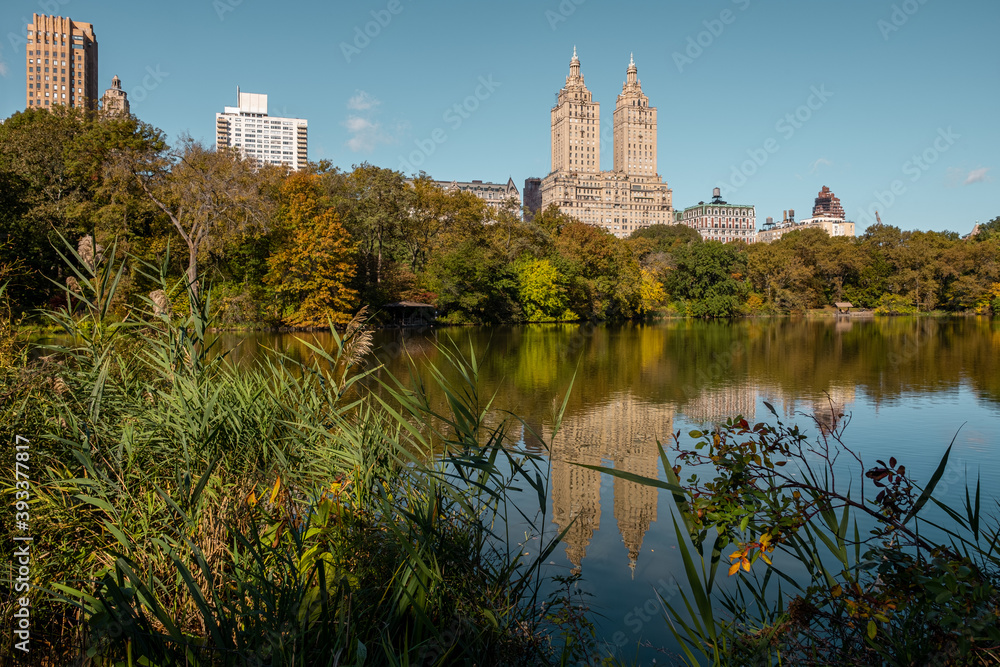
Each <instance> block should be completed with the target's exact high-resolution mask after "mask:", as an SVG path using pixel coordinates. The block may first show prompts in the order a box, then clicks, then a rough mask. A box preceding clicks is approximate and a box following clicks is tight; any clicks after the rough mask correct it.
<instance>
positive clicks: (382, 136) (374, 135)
mask: <svg viewBox="0 0 1000 667" xmlns="http://www.w3.org/2000/svg"><path fill="white" fill-rule="evenodd" d="M344 127H346V128H347V131H348V132H350V133H351V137H350V138H349V139H348V140H347V147H348V148H350V149H351V150H352V151H354V152H355V153H357V152H360V151H370V150H372V149H374V148H375V147H376V146H378V145H380V144H391V143H393V141H394V139H393V137H392V135H391V134H389V133H388V132H386V131H385V129H384V128H383V127H382V123H379V122H377V121H372V120H370V119H368V118H362V117H361V116H348V118H347V120H345V121H344Z"/></svg>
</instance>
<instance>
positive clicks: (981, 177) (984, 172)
mask: <svg viewBox="0 0 1000 667" xmlns="http://www.w3.org/2000/svg"><path fill="white" fill-rule="evenodd" d="M989 170H990V168H989V167H980V168H979V169H973V170H972V171H970V172H969V173H968V174H967V175H966V176H965V183H964V185H972V184H973V183H985V182H986V181H988V180H990V177H989V175H988V172H989Z"/></svg>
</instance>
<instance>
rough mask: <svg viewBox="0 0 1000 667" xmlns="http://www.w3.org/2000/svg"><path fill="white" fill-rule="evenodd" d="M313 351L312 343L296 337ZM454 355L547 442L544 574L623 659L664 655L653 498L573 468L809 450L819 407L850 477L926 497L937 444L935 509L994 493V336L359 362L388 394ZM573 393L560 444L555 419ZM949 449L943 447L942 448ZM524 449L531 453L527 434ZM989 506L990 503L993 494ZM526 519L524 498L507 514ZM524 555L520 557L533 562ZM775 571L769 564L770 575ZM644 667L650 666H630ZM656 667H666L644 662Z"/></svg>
mask: <svg viewBox="0 0 1000 667" xmlns="http://www.w3.org/2000/svg"><path fill="white" fill-rule="evenodd" d="M304 337H305V338H307V339H310V340H317V341H318V342H319V343H320V344H322V345H326V346H329V347H332V346H333V341H332V339H331V338H330V337H329V336H328V335H318V336H311V335H306V336H304ZM449 339H452V340H455V341H456V342H458V343H459V344H460V345H462V346H463V348H464V349H466V350H468V348H469V345H470V344H471V345H472V347H473V348H474V349H475V350H476V354H477V356H478V358H479V359H480V360H481V380H482V382H483V390H484V391H483V394H484V395H490V394H492V393H493V392H494V391H496V392H497V398H496V404H497V406H498V407H500V408H503V409H507V410H510V411H512V412H514V413H516V414H518V415H520V416H522V417H523V418H524V419H525V420H526V421H527V422H528V423H529V424H530V425H531V426H532V429H533V430H534V431H535V432H537V433H539V434H541V435H542V438H543V439H544V440H546V441H549V440H551V448H550V451H549V452H548V454H549V456H550V463H551V466H550V470H551V473H550V478H549V485H550V493H549V498H548V503H549V506H548V512H549V517H550V519H551V524H550V526H549V529H550V531H549V532H550V533H551V534H557V533H558V531H560V530H562V529H563V528H565V527H566V526H569V525H570V523H571V521H572V520H573V519H575V521H574V522H573V523H572V525H571V527H570V530H569V532H568V533H567V534H566V536H565V539H564V544H562V545H560V547H559V548H557V550H556V551H555V552H554V553H553V556H552V558H551V565H550V573H554V574H558V573H564V574H565V573H569V572H571V571H575V572H580V573H581V575H582V577H583V580H582V583H581V587H582V588H583V589H584V590H585V591H587V592H588V593H590V594H592V596H593V597H591V598H590V599H589V601H590V604H591V607H592V609H593V610H594V611H595V613H596V614H597V615H598V616H597V618H596V621H597V623H598V628H599V633H600V636H602V637H603V639H604V640H605V641H608V642H610V643H616V644H619V645H620V646H623V647H624V651H625V655H627V656H633V657H634V655H635V645H636V642H638V641H646V640H648V641H650V642H652V643H653V644H654V645H656V646H663V647H666V648H668V649H669V648H671V642H670V640H669V632H668V630H667V626H666V625H665V622H664V621H663V620H662V618H661V617H660V613H659V611H658V609H657V606H656V604H655V600H654V598H653V590H654V588H656V589H658V590H659V591H660V593H661V594H664V595H665V596H666V597H668V598H669V597H671V596H672V595H673V594H674V592H675V591H676V585H675V583H674V581H675V579H674V575H675V574H676V575H677V576H678V577H680V578H683V577H682V569H681V564H680V558H679V555H678V553H677V551H676V544H675V541H674V534H673V524H672V522H671V518H670V511H671V510H670V498H669V497H667V496H666V495H665V494H659V493H657V492H656V490H654V489H649V488H646V487H642V486H639V485H636V484H633V483H630V482H624V481H622V480H616V479H614V478H611V477H608V476H606V475H605V476H602V475H600V474H598V473H596V472H593V471H590V470H587V469H584V468H580V467H578V466H575V465H573V463H576V462H582V463H591V464H597V465H611V466H614V467H616V468H620V469H624V470H628V471H630V472H634V473H638V474H642V475H646V476H658V477H660V478H661V479H662V478H663V470H662V466H661V465H660V462H659V457H658V453H657V446H656V441H657V439H660V440H661V441H664V442H667V441H669V439H670V434H671V433H675V432H678V431H679V432H680V433H682V434H686V433H687V432H688V431H690V430H691V429H692V428H694V427H697V426H701V425H705V424H711V423H714V422H718V421H724V420H725V419H726V418H727V417H731V416H734V415H736V414H742V415H744V416H745V417H746V418H747V419H748V420H751V421H753V420H754V419H756V420H758V421H766V420H768V419H769V418H771V415H770V413H769V412H768V411H767V409H766V408H765V407H764V406H763V402H764V401H767V402H769V403H771V404H772V405H774V407H775V409H776V410H777V411H778V412H779V414H780V415H782V419H783V420H785V421H786V422H790V421H796V422H797V423H800V424H802V425H803V426H808V427H809V429H810V432H811V433H815V432H816V430H817V429H816V424H815V422H813V420H812V415H815V416H816V417H818V418H819V419H820V420H822V421H824V422H828V421H829V420H830V411H831V403H832V404H833V405H834V406H835V407H837V408H842V409H843V410H844V411H845V412H846V413H847V414H848V415H850V418H851V422H850V425H849V426H848V428H847V431H846V433H845V442H846V443H847V444H848V445H849V446H851V447H853V448H854V449H855V450H856V451H858V452H859V453H860V454H861V456H862V457H863V459H864V461H865V463H866V464H869V465H871V464H874V461H875V459H877V458H882V457H888V456H895V457H896V458H897V459H900V460H901V461H902V462H903V463H905V464H906V465H907V468H908V469H909V471H910V472H911V474H913V475H914V476H915V477H916V478H917V480H918V481H926V480H927V478H928V477H929V476H930V474H931V472H932V471H933V469H934V467H935V466H936V464H937V462H938V460H939V459H940V457H941V455H942V454H943V452H944V450H945V448H946V447H947V446H948V443H949V442H951V440H952V438H956V439H955V447H954V450H953V453H952V457H951V462H950V465H949V469H948V471H947V473H946V475H945V477H944V479H943V483H942V484H941V486H939V491H940V493H939V494H937V495H938V496H942V495H943V496H944V497H945V498H948V497H951V498H953V499H955V500H957V498H958V494H959V492H960V491H961V489H962V488H963V487H962V484H963V480H964V475H965V472H966V471H969V472H971V473H973V474H975V473H981V474H982V477H983V482H984V484H983V488H984V489H985V490H987V491H988V492H989V491H991V490H994V489H997V488H1000V486H998V485H1000V460H998V458H997V452H998V450H1000V320H992V321H991V320H989V319H984V318H975V319H929V318H921V319H904V318H895V319H888V318H886V319H881V318H880V319H877V320H858V319H840V320H832V319H831V320H762V321H742V322H735V323H706V322H689V321H678V322H668V323H662V324H653V325H621V326H590V325H536V326H522V327H510V328H495V329H479V328H451V329H437V330H433V331H429V332H414V331H403V332H399V331H395V332H379V333H378V334H377V338H376V356H377V357H378V359H379V360H380V361H381V362H383V363H384V364H385V366H386V368H387V369H388V370H389V371H390V372H393V373H395V374H397V377H405V376H406V373H407V372H408V369H407V361H406V356H407V355H406V354H402V353H401V350H402V349H403V348H404V347H405V349H406V350H407V351H408V352H409V354H410V355H411V356H412V357H413V358H415V359H417V360H418V361H424V360H429V361H432V362H436V363H438V364H439V365H440V364H443V363H444V360H443V359H442V358H441V355H440V353H439V352H438V350H437V349H436V347H435V344H436V343H438V344H440V343H443V342H445V341H447V340H449ZM223 344H224V345H225V346H226V347H230V346H235V347H236V349H235V350H234V351H233V356H234V357H235V358H236V359H240V360H249V359H253V358H255V357H257V356H258V355H260V354H263V353H264V350H265V349H266V348H273V349H281V350H284V351H285V352H286V353H287V354H290V355H291V356H293V357H301V356H304V355H306V354H308V350H307V349H306V348H305V346H303V345H302V344H301V343H300V342H298V341H297V340H296V337H295V336H292V335H287V334H281V335H278V334H262V335H257V336H251V337H235V336H234V337H228V336H227V337H225V340H224V341H223ZM574 373H576V381H575V385H574V386H573V391H572V394H571V396H570V399H569V403H568V406H567V409H566V413H565V417H564V421H563V426H562V429H561V430H560V432H559V434H558V435H557V436H556V437H555V438H554V439H551V438H550V434H551V431H552V414H553V409H554V407H555V405H556V404H557V403H558V399H560V398H561V397H562V396H563V395H564V394H565V392H566V390H567V388H568V387H569V386H570V381H571V379H572V378H573V376H574ZM956 433H958V435H957V437H956ZM522 437H523V438H524V441H525V444H526V445H528V446H529V447H533V448H536V449H537V451H540V452H545V451H546V450H545V449H544V448H542V446H541V444H540V443H539V442H538V441H537V440H536V439H535V438H533V437H531V435H530V434H528V433H525V434H522ZM998 496H1000V494H998ZM524 501H525V503H528V502H530V498H528V497H525V498H524ZM539 544H540V541H539V540H537V539H536V540H534V541H532V542H530V543H529V546H528V547H527V548H526V551H528V552H531V551H532V550H534V551H536V552H537V550H538V545H539ZM777 562H778V561H776V563H777ZM640 656H641V657H642V659H643V661H644V662H648V661H651V660H652V659H653V658H654V657H657V654H656V653H654V652H652V651H650V650H648V649H645V650H643V651H642V652H640ZM658 661H659V662H660V663H664V662H666V663H670V662H671V661H670V659H669V658H668V657H667V656H663V655H660V656H659V659H658Z"/></svg>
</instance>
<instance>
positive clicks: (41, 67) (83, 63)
mask: <svg viewBox="0 0 1000 667" xmlns="http://www.w3.org/2000/svg"><path fill="white" fill-rule="evenodd" d="M27 30H28V36H27V39H28V45H27V49H26V51H27V54H26V56H25V60H26V63H25V67H26V68H27V72H26V75H25V81H26V82H27V88H26V89H25V91H26V95H25V99H26V102H27V107H28V108H29V109H51V108H52V107H53V106H54V105H56V104H63V105H66V106H71V107H74V108H77V109H96V108H97V36H96V35H95V34H94V26H93V25H91V24H90V23H81V22H79V21H74V20H72V19H70V18H65V17H62V16H44V15H42V14H35V15H34V18H33V20H32V22H31V23H29V24H28V28H27Z"/></svg>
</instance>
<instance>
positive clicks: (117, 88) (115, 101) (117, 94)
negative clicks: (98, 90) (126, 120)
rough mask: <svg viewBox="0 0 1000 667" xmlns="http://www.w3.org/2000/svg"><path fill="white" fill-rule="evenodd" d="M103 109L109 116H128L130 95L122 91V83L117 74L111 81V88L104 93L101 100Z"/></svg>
mask: <svg viewBox="0 0 1000 667" xmlns="http://www.w3.org/2000/svg"><path fill="white" fill-rule="evenodd" d="M101 108H102V109H103V110H104V113H105V114H107V115H109V116H128V115H129V113H130V111H129V105H128V93H126V92H125V91H124V90H122V81H121V79H119V78H118V75H117V74H116V75H115V76H114V77H113V78H112V79H111V87H110V88H108V89H107V90H106V91H104V97H102V98H101Z"/></svg>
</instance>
